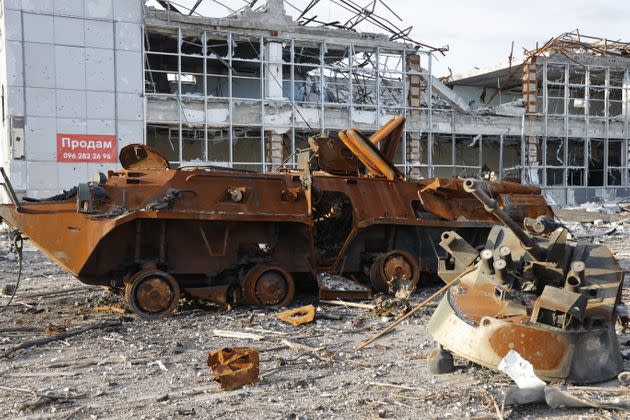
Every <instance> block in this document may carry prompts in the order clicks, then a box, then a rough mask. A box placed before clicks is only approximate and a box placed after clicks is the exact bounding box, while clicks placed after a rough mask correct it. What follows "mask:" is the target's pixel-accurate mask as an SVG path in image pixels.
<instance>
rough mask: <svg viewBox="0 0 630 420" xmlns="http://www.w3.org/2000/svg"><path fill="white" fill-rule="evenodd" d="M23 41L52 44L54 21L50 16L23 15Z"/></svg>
mask: <svg viewBox="0 0 630 420" xmlns="http://www.w3.org/2000/svg"><path fill="white" fill-rule="evenodd" d="M23 20H24V40H25V41H26V42H41V43H46V44H52V43H53V41H54V36H55V31H54V21H53V17H52V16H50V15H37V14H33V13H24V16H23Z"/></svg>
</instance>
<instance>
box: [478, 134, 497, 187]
mask: <svg viewBox="0 0 630 420" xmlns="http://www.w3.org/2000/svg"><path fill="white" fill-rule="evenodd" d="M482 140H483V151H482V161H481V163H482V165H481V170H482V172H484V173H488V175H489V176H491V175H492V173H494V176H495V177H499V176H500V173H499V170H500V157H501V155H500V148H501V139H500V138H499V137H498V136H483V139H482Z"/></svg>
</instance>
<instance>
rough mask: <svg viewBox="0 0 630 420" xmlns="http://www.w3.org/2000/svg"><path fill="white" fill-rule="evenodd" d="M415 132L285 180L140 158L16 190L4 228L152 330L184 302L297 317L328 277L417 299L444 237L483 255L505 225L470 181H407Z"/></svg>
mask: <svg viewBox="0 0 630 420" xmlns="http://www.w3.org/2000/svg"><path fill="white" fill-rule="evenodd" d="M403 124H404V118H401V117H398V118H394V119H393V120H391V121H390V122H388V123H387V124H386V125H385V126H383V127H382V128H381V129H380V130H379V131H377V132H376V133H375V134H374V135H372V136H371V137H367V136H365V135H364V134H363V133H361V132H360V131H359V130H356V129H348V130H343V131H340V132H339V135H338V138H337V137H328V136H326V135H318V136H315V137H313V138H311V139H310V140H309V142H310V144H311V147H312V151H314V152H315V153H314V154H312V155H309V153H308V152H305V153H301V154H300V155H299V156H298V166H299V168H300V169H298V170H296V169H285V168H283V167H280V168H279V169H278V170H276V171H275V172H273V173H252V172H247V171H243V170H237V169H230V168H223V167H212V166H194V167H179V168H177V169H169V163H168V161H167V160H166V159H165V158H164V157H163V156H161V155H160V154H159V153H158V152H157V151H155V150H153V149H151V148H150V147H147V146H144V145H140V144H134V145H130V146H127V147H125V148H123V149H122V150H121V152H120V157H119V158H120V163H121V165H122V167H123V168H124V169H122V170H119V171H110V172H109V173H108V174H107V175H105V174H102V173H98V174H96V176H95V178H94V179H93V180H92V181H91V182H89V183H85V184H79V185H78V187H76V188H74V189H72V190H71V191H69V192H65V193H64V194H61V195H59V196H56V197H52V198H50V199H48V200H41V201H38V202H33V200H30V201H25V200H22V201H18V198H17V197H16V196H15V193H14V192H13V191H12V188H11V186H10V182H9V181H8V180H7V179H6V178H5V185H6V187H7V190H8V192H9V195H10V196H11V197H12V201H13V203H12V204H6V205H3V206H1V207H0V217H2V219H3V220H4V222H6V223H7V224H8V225H9V226H10V227H11V228H13V229H15V230H17V231H19V232H20V233H21V234H22V235H24V236H25V237H27V238H28V239H30V240H31V241H32V243H33V244H34V245H35V246H36V247H38V248H39V249H41V250H42V252H44V253H45V254H46V255H47V256H48V257H49V258H50V259H51V260H52V261H54V262H55V263H56V264H58V265H59V266H61V267H62V268H63V269H65V270H66V271H67V272H69V273H71V274H72V275H73V276H75V277H77V278H78V279H79V280H81V281H82V282H84V283H87V284H93V285H105V286H111V287H114V288H124V289H125V294H126V299H127V301H128V303H129V305H130V306H131V308H132V309H133V310H134V311H135V312H136V313H137V314H139V315H140V316H142V317H146V318H158V317H161V316H165V315H169V314H171V313H172V312H173V311H174V309H175V307H176V306H177V303H178V301H179V297H180V293H182V292H184V293H186V294H187V295H190V296H193V297H197V298H201V299H205V300H210V301H214V302H219V303H222V304H228V305H229V304H233V303H245V304H255V305H280V306H284V305H287V304H289V303H290V302H291V301H292V299H293V297H294V294H295V290H296V285H297V286H300V285H301V284H302V283H308V282H309V281H311V282H312V281H313V280H317V279H318V277H320V276H318V275H319V274H321V273H324V272H326V273H332V274H343V275H344V276H345V278H350V279H353V283H356V284H358V285H359V286H361V283H363V284H367V285H370V284H371V285H372V286H373V287H374V288H375V289H376V290H379V291H383V292H387V291H388V290H391V289H392V287H393V285H394V283H395V281H396V280H406V281H408V282H411V283H412V284H413V285H414V286H415V285H416V284H417V283H418V282H419V280H420V278H421V277H422V276H424V275H431V274H435V273H436V272H437V269H438V257H440V255H442V254H445V251H443V250H441V249H440V248H439V247H437V243H438V242H439V241H440V235H441V234H442V233H443V232H445V231H454V232H457V234H458V235H460V236H461V237H462V238H465V240H466V241H467V242H468V243H470V244H472V246H473V247H475V246H479V245H483V244H485V242H486V238H487V235H488V233H489V231H490V229H491V228H492V226H493V225H494V224H496V221H495V219H494V218H493V216H492V215H490V214H488V213H487V212H485V211H484V208H483V206H482V205H481V204H480V203H479V202H478V201H477V200H475V199H474V198H473V197H471V196H470V194H468V193H466V192H465V191H464V189H463V180H460V179H446V178H434V179H422V180H412V179H405V177H404V176H403V174H401V173H400V171H399V170H398V169H397V168H396V167H395V166H394V164H393V163H392V161H393V157H394V154H395V152H396V148H397V147H398V144H399V143H400V139H401V135H402V127H403ZM315 157H316V158H317V159H315ZM487 185H488V191H490V192H491V193H492V195H493V196H494V197H495V198H496V199H497V200H498V201H499V203H500V205H501V207H502V208H503V209H504V210H505V211H506V212H507V213H509V214H510V215H511V217H513V218H514V219H515V220H523V218H524V217H537V216H540V215H548V216H551V215H552V214H551V211H550V209H549V207H548V206H547V204H546V202H545V200H544V198H543V197H542V195H541V194H540V189H539V188H536V187H530V186H523V185H520V184H517V183H510V182H489V183H488V184H487ZM325 287H327V286H325V285H321V284H320V296H323V295H322V294H321V293H322V290H324V289H325ZM361 287H363V289H361V288H360V287H359V289H358V290H364V289H367V290H368V291H369V290H371V287H370V288H366V287H365V286H361ZM359 297H365V296H364V295H361V296H359Z"/></svg>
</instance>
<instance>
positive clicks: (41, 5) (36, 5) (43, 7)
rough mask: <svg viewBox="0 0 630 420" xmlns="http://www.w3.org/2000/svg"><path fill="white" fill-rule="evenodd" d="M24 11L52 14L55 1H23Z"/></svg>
mask: <svg viewBox="0 0 630 420" xmlns="http://www.w3.org/2000/svg"><path fill="white" fill-rule="evenodd" d="M22 10H24V11H26V12H39V13H52V12H53V10H54V8H53V0H22Z"/></svg>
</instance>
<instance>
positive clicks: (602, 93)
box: [588, 87, 606, 117]
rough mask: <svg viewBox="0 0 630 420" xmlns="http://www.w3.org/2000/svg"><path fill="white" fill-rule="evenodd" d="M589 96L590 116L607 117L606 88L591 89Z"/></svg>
mask: <svg viewBox="0 0 630 420" xmlns="http://www.w3.org/2000/svg"><path fill="white" fill-rule="evenodd" d="M588 95H589V96H588V114H589V115H590V116H595V117H604V116H606V88H604V87H591V88H589V91H588Z"/></svg>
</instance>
